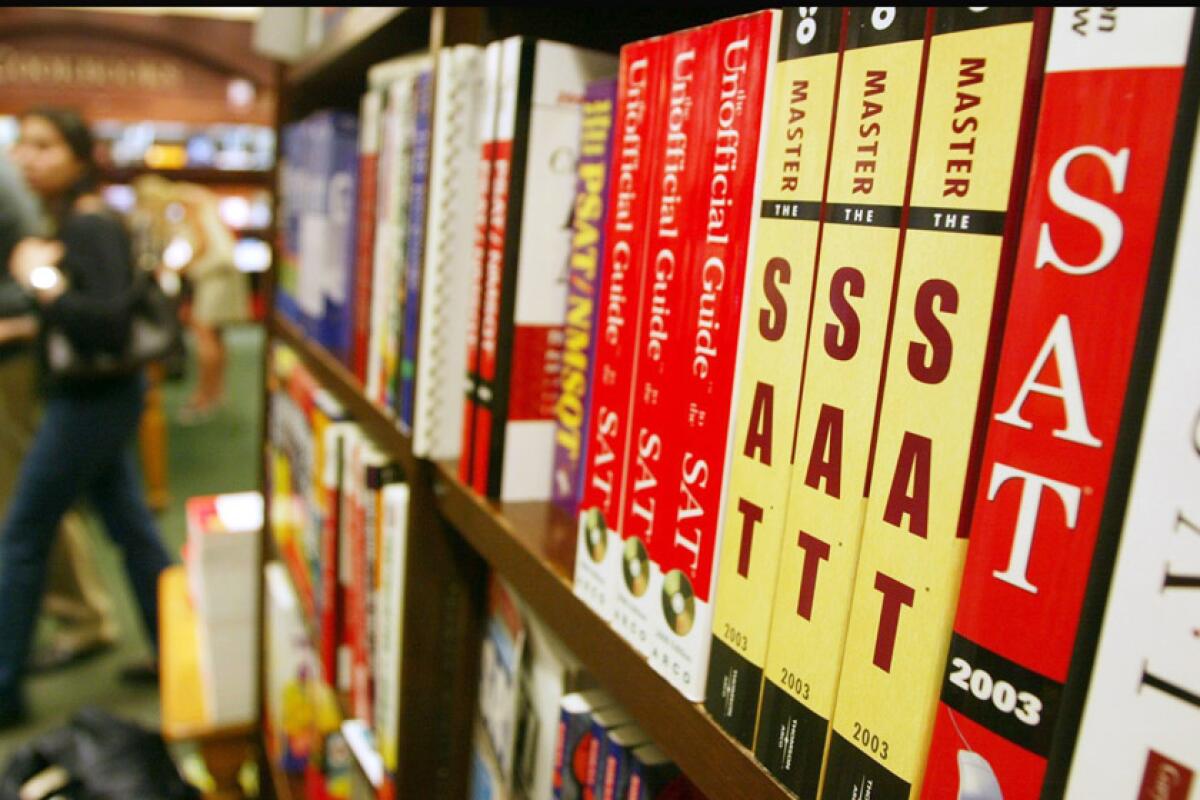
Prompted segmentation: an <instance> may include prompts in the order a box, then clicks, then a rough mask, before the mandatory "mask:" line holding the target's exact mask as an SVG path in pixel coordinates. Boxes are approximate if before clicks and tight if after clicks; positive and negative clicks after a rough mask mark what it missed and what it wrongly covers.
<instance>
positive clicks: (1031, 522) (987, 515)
mask: <svg viewBox="0 0 1200 800" xmlns="http://www.w3.org/2000/svg"><path fill="white" fill-rule="evenodd" d="M1078 11H1079V13H1076V10H1074V9H1056V10H1055V11H1054V17H1053V23H1052V29H1051V34H1050V44H1049V49H1048V51H1047V54H1046V75H1045V83H1044V89H1043V94H1042V104H1041V112H1040V119H1039V124H1038V133H1037V140H1036V143H1035V145H1034V148H1035V149H1034V153H1035V155H1034V161H1033V169H1032V173H1031V175H1030V183H1029V190H1028V194H1027V196H1026V213H1025V219H1024V221H1023V224H1022V230H1021V243H1020V249H1019V251H1018V254H1017V267H1016V275H1015V278H1014V279H1013V287H1012V296H1011V301H1010V312H1009V315H1008V324H1007V326H1006V328H1005V333H1004V341H1003V345H1002V350H1001V354H1000V369H999V372H998V375H997V379H996V386H995V392H994V394H993V395H992V398H991V414H990V416H989V418H988V419H987V420H986V423H987V428H986V430H987V445H986V448H985V450H984V453H983V462H982V469H981V470H980V472H979V474H978V476H977V487H978V488H977V489H976V490H975V491H976V497H977V499H976V501H975V507H974V511H973V514H972V516H971V517H970V518H969V524H970V537H971V538H970V547H969V552H968V554H967V563H966V566H965V569H964V573H963V579H962V593H961V599H960V601H959V604H958V611H957V615H956V617H955V619H954V626H953V632H954V635H953V638H952V639H951V641H950V642H949V652H948V654H947V656H946V658H945V659H943V660H942V662H941V664H942V666H943V669H944V672H943V673H942V674H941V675H940V676H939V677H940V678H941V681H940V693H941V702H940V703H939V705H938V708H937V727H936V729H935V732H934V736H933V743H932V745H931V749H930V757H929V758H930V760H929V767H928V770H927V774H928V776H929V777H928V778H927V780H926V785H925V789H924V795H925V796H927V797H932V796H938V793H939V791H943V790H947V789H949V788H950V787H951V786H953V784H954V783H955V780H956V778H957V779H958V780H960V781H967V780H979V778H978V777H976V774H977V773H980V774H983V775H984V776H986V779H988V780H990V781H992V782H994V783H993V785H994V786H998V787H999V788H1000V790H1001V791H1003V792H1004V794H1005V795H1006V796H1018V797H1020V796H1035V795H1039V794H1043V795H1044V794H1050V795H1060V794H1061V792H1062V789H1063V786H1062V782H1063V779H1064V772H1065V766H1066V764H1065V763H1063V762H1065V761H1066V760H1067V758H1066V756H1065V754H1066V753H1069V749H1070V746H1071V745H1070V743H1071V742H1072V741H1073V740H1074V736H1075V730H1076V724H1077V722H1078V716H1077V710H1074V709H1076V708H1077V705H1078V703H1079V702H1081V701H1080V700H1079V699H1077V698H1073V697H1072V692H1073V691H1080V690H1082V689H1083V688H1084V687H1083V686H1081V685H1080V686H1077V685H1074V684H1072V683H1071V680H1070V678H1071V674H1072V673H1074V672H1075V671H1076V670H1077V669H1083V668H1084V667H1085V665H1086V663H1087V662H1088V661H1089V660H1090V652H1089V649H1090V648H1089V647H1087V646H1085V644H1084V642H1083V641H1081V640H1080V638H1079V637H1078V635H1077V632H1078V631H1080V628H1081V625H1086V624H1087V623H1086V619H1088V618H1089V617H1092V616H1093V615H1096V616H1098V615H1099V613H1100V612H1099V609H1098V608H1095V607H1093V608H1092V609H1087V608H1085V604H1084V598H1085V594H1086V592H1087V586H1088V583H1089V580H1093V581H1096V580H1099V576H1100V575H1106V574H1110V573H1108V570H1107V569H1098V568H1097V558H1098V554H1100V553H1102V552H1104V551H1105V550H1106V549H1107V548H1108V547H1110V546H1111V544H1110V542H1109V541H1106V537H1108V538H1109V539H1111V543H1115V538H1112V537H1115V536H1116V535H1117V533H1118V530H1119V522H1118V521H1117V520H1118V519H1119V517H1120V511H1119V510H1120V509H1121V508H1122V507H1123V505H1124V503H1125V498H1126V496H1127V492H1128V475H1129V473H1128V466H1124V465H1122V462H1121V461H1118V460H1116V459H1117V453H1118V452H1119V451H1120V450H1121V449H1122V448H1123V447H1132V446H1133V445H1132V439H1131V443H1130V444H1129V445H1123V444H1122V443H1123V441H1124V440H1123V439H1122V436H1127V435H1130V434H1127V433H1126V431H1129V430H1130V428H1129V427H1128V426H1136V425H1137V424H1138V420H1139V419H1140V414H1141V411H1142V408H1141V406H1142V404H1143V402H1144V393H1145V383H1144V379H1143V378H1142V377H1140V376H1142V375H1144V374H1145V370H1147V369H1148V362H1149V359H1150V358H1151V357H1152V356H1151V355H1150V352H1152V350H1151V351H1150V352H1143V354H1142V355H1143V358H1141V359H1139V360H1137V361H1135V360H1134V354H1135V347H1136V343H1137V342H1138V339H1139V336H1140V337H1148V336H1152V335H1153V332H1154V331H1155V330H1157V328H1158V326H1159V321H1160V315H1161V289H1160V288H1159V287H1160V286H1161V285H1162V283H1163V282H1164V281H1165V279H1166V278H1165V276H1166V274H1167V272H1168V271H1169V269H1170V263H1171V253H1170V252H1169V250H1168V249H1167V248H1163V249H1162V250H1160V251H1159V252H1158V253H1157V254H1155V247H1156V240H1157V241H1160V242H1163V241H1165V240H1166V238H1167V237H1168V236H1170V235H1171V233H1172V231H1173V229H1174V225H1175V222H1176V220H1175V219H1174V217H1175V215H1176V213H1177V212H1173V213H1171V214H1168V215H1166V217H1165V218H1164V219H1163V220H1162V223H1161V227H1160V223H1159V218H1160V209H1161V208H1162V204H1163V197H1164V187H1166V186H1168V185H1171V186H1173V187H1174V186H1177V185H1179V184H1178V182H1177V181H1176V180H1174V176H1178V175H1180V174H1181V173H1183V172H1184V171H1186V164H1187V161H1186V160H1185V159H1186V158H1187V155H1186V146H1187V145H1183V146H1181V147H1180V148H1179V153H1178V156H1177V158H1178V160H1177V161H1176V162H1174V163H1172V162H1171V151H1172V135H1173V132H1174V130H1175V127H1176V122H1177V119H1178V116H1177V115H1178V114H1179V111H1178V109H1179V108H1180V97H1181V86H1182V83H1183V80H1184V75H1185V68H1184V67H1185V61H1186V56H1187V52H1188V46H1189V37H1190V28H1191V25H1192V22H1193V17H1194V11H1193V10H1192V9H1140V8H1136V9H1135V8H1121V9H1118V10H1115V11H1112V12H1100V11H1098V10H1097V11H1091V10H1088V9H1079V10H1078ZM1118 20H1119V24H1118ZM1097 86H1104V93H1103V94H1100V95H1098V94H1097V93H1096V91H1095V90H1096V87H1097ZM1085 87H1086V88H1085ZM1109 92H1111V94H1109ZM1085 96H1086V97H1087V98H1088V99H1087V105H1084V106H1079V105H1078V104H1079V99H1080V98H1082V97H1085ZM1116 97H1121V98H1122V100H1121V102H1133V103H1135V104H1136V105H1138V106H1141V107H1145V108H1155V109H1158V111H1157V112H1156V113H1155V114H1154V115H1153V116H1152V117H1151V116H1148V115H1138V114H1134V115H1122V116H1120V117H1119V118H1116V119H1114V117H1113V115H1112V114H1110V113H1107V111H1108V109H1109V108H1111V107H1112V105H1113V104H1114V103H1116V102H1117V101H1116V100H1111V99H1109V98H1116ZM1193 107H1194V106H1193ZM1064 109H1073V110H1072V111H1071V113H1064V111H1063V110H1064ZM1186 122H1187V124H1188V125H1194V119H1191V118H1187V119H1186ZM1188 143H1189V144H1190V139H1189V140H1188ZM1168 176H1172V177H1168ZM1175 192H1176V190H1175V189H1172V193H1175ZM1176 205H1177V201H1176ZM1098 298H1103V301H1102V302H1097V299H1098ZM1051 361H1053V366H1051V364H1050V362H1051ZM1139 387H1140V388H1139ZM1126 415H1129V421H1128V422H1126V423H1123V422H1122V418H1123V417H1124V416H1126ZM1106 528H1107V530H1106ZM995 608H1004V609H1005V613H1004V614H1003V615H999V617H998V616H997V615H996V614H995V613H994V611H993V609H995ZM1143 691H1145V690H1143ZM1055 762H1059V764H1060V766H1059V767H1058V770H1057V774H1054V772H1052V771H1050V770H1049V769H1048V767H1049V765H1050V764H1053V763H1055ZM956 767H957V768H956ZM1105 793H1106V794H1107V793H1109V791H1108V790H1106V791H1105Z"/></svg>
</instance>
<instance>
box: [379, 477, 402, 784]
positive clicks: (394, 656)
mask: <svg viewBox="0 0 1200 800" xmlns="http://www.w3.org/2000/svg"><path fill="white" fill-rule="evenodd" d="M408 500H409V488H408V485H407V484H403V483H392V484H390V485H387V486H385V487H384V488H383V510H384V511H383V513H384V525H383V553H382V560H383V575H382V580H381V585H382V588H383V608H382V613H381V614H380V625H379V631H380V643H379V650H380V654H381V658H380V662H379V668H378V669H377V670H376V682H377V683H376V691H377V693H378V698H379V713H378V714H377V716H376V720H375V726H376V729H377V730H378V732H379V733H378V741H379V752H380V755H381V756H382V757H383V765H384V768H385V769H387V771H388V772H389V773H393V774H394V773H395V772H396V771H397V770H398V769H399V768H400V739H399V736H400V696H401V685H400V675H401V669H402V667H401V656H402V654H403V648H404V574H405V563H406V559H407V553H408Z"/></svg>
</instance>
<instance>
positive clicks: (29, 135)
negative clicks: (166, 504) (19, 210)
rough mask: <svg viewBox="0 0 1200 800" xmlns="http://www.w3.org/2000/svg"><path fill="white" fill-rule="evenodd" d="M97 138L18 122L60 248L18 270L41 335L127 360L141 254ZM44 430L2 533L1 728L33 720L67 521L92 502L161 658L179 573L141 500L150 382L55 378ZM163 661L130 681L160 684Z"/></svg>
mask: <svg viewBox="0 0 1200 800" xmlns="http://www.w3.org/2000/svg"><path fill="white" fill-rule="evenodd" d="M92 153H93V140H92V136H91V132H90V131H89V130H88V127H87V125H86V123H84V121H83V120H82V119H81V118H80V117H79V116H78V115H77V114H76V113H74V112H72V111H68V110H64V109H53V108H42V109H37V110H34V111H30V112H28V113H26V114H24V115H23V116H22V117H21V119H20V136H19V139H18V141H17V144H16V146H15V147H14V149H13V156H14V159H15V160H16V162H17V163H18V165H19V166H20V167H21V170H22V172H23V173H24V176H25V181H26V183H27V185H28V186H29V187H30V188H31V189H32V190H33V191H34V192H35V193H36V194H37V195H38V197H39V199H40V200H41V202H42V208H43V209H44V211H45V213H46V215H47V217H48V219H49V220H50V222H51V227H52V230H51V232H50V233H51V235H52V236H53V238H52V239H40V238H34V237H27V238H25V239H22V240H21V241H20V242H19V243H18V244H17V246H16V247H15V248H14V249H13V253H12V256H11V257H10V259H9V269H10V271H11V273H12V275H13V277H14V278H15V279H16V281H17V283H18V284H19V285H20V286H21V287H23V288H24V289H25V291H26V292H27V293H28V294H29V295H30V296H31V297H32V298H33V299H34V301H35V303H36V308H37V312H38V315H39V316H40V318H41V324H42V326H43V328H46V327H51V326H52V327H55V328H56V329H57V330H59V331H61V332H62V333H63V334H64V335H65V336H67V337H68V338H69V339H70V341H71V343H72V345H73V347H74V348H75V349H76V350H77V351H78V352H80V353H81V354H85V355H88V354H97V353H104V352H108V353H119V352H121V351H122V350H123V349H124V348H125V346H126V345H127V343H128V341H129V336H130V329H131V319H130V306H131V302H130V300H131V298H130V294H131V291H130V290H131V286H132V284H133V277H134V273H133V264H132V248H131V245H130V240H129V234H128V232H127V231H126V230H125V227H124V226H123V224H122V223H121V221H120V220H119V219H118V218H117V217H115V216H114V215H113V214H111V213H110V212H108V211H107V210H106V209H105V208H104V205H103V203H102V202H101V200H100V199H99V198H98V197H97V196H96V195H95V194H94V190H95V171H96V166H95V162H94V160H93V156H92ZM49 377H50V380H49V382H48V387H47V399H46V404H45V411H44V413H43V415H42V421H41V424H40V425H39V427H38V429H37V433H36V434H35V435H34V440H33V443H32V445H31V446H30V448H29V452H28V453H27V455H26V457H25V460H24V462H23V463H22V464H21V469H20V474H19V476H18V478H17V489H16V492H15V494H14V496H13V501H12V503H10V504H9V507H8V512H7V514H6V515H5V516H4V520H3V522H2V523H0V725H3V726H11V725H14V724H18V723H20V722H21V721H22V720H23V719H24V718H25V715H26V713H27V711H26V707H25V702H24V696H23V693H22V678H23V675H24V670H25V663H26V659H27V657H28V653H29V647H30V643H31V641H32V638H33V633H34V627H35V622H36V618H37V609H38V603H39V601H40V599H41V596H42V592H43V590H44V585H45V576H46V561H47V558H48V556H49V552H50V547H51V544H52V543H53V541H54V538H55V533H56V531H57V528H58V525H59V522H60V521H61V519H62V516H63V514H64V513H66V511H67V509H68V508H70V506H71V505H72V504H73V503H75V502H76V500H79V499H83V498H86V499H88V500H89V501H90V502H91V504H92V506H93V507H94V508H95V510H96V511H97V512H98V513H99V516H100V518H101V520H102V521H103V523H104V528H105V529H106V531H107V533H108V535H109V537H110V538H111V539H112V540H113V541H114V542H115V543H116V545H117V546H118V548H119V549H120V550H121V553H122V556H123V559H124V566H125V571H126V574H127V576H128V578H129V581H130V583H131V584H132V586H133V594H134V597H135V599H136V600H137V604H138V608H139V610H140V611H141V617H142V622H143V623H144V625H145V628H146V633H147V635H148V637H149V639H150V641H151V644H152V645H153V647H154V651H155V653H157V643H158V577H159V575H160V574H161V573H162V571H163V570H164V569H166V568H167V567H168V566H169V565H170V564H171V560H172V559H171V556H170V554H169V553H168V552H167V549H166V547H165V546H164V545H163V542H162V539H161V537H160V536H159V532H158V527H157V524H156V523H155V520H154V517H153V515H152V514H151V513H150V509H149V508H148V507H147V505H146V500H145V497H144V495H143V492H142V482H141V477H140V475H139V474H138V466H137V460H136V456H135V453H134V451H133V449H132V448H131V446H130V445H131V444H132V442H133V439H134V437H135V436H136V434H137V430H138V421H139V419H140V417H141V412H142V406H143V401H144V394H145V391H146V381H145V377H144V375H143V374H142V373H141V372H140V371H138V372H134V373H131V374H122V375H113V376H107V377H103V378H93V379H87V380H83V379H67V378H64V377H62V376H49ZM155 664H156V662H155V661H151V662H149V663H146V664H142V665H138V666H137V668H136V669H131V670H127V671H126V673H125V676H126V677H129V678H135V677H136V678H151V679H152V678H154V677H156V675H157V671H156V667H155Z"/></svg>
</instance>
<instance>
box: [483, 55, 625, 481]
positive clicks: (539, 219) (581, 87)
mask: <svg viewBox="0 0 1200 800" xmlns="http://www.w3.org/2000/svg"><path fill="white" fill-rule="evenodd" d="M615 68H616V64H615V60H614V59H613V58H612V57H611V56H609V55H607V54H604V53H597V52H594V51H589V50H584V49H582V48H579V47H575V46H572V45H565V44H559V43H557V42H549V41H545V40H524V43H523V45H522V46H521V56H520V68H519V75H518V78H517V91H516V93H515V103H516V107H515V111H514V115H513V130H512V142H513V146H512V152H511V162H510V166H509V171H510V175H511V179H510V182H509V195H508V197H507V201H506V206H507V210H508V219H507V221H506V223H505V228H506V231H505V235H504V244H503V251H504V257H503V268H502V272H501V278H500V280H499V286H498V287H496V291H495V293H494V294H493V295H492V297H493V298H494V303H495V304H496V312H495V326H494V327H495V337H496V352H495V359H494V365H493V369H492V372H491V373H490V375H489V380H490V382H491V383H490V389H491V391H490V397H489V401H488V404H487V405H486V406H485V412H484V418H485V426H487V427H488V428H489V429H490V436H489V447H488V457H489V462H488V466H487V469H486V481H487V493H488V496H489V497H492V498H495V499H499V500H504V501H530V500H547V499H548V498H549V496H550V485H551V468H552V463H553V462H552V458H553V449H554V404H555V401H556V400H557V399H558V394H559V390H560V386H559V380H558V378H559V375H560V373H561V360H562V334H563V322H564V313H565V308H566V294H567V291H566V281H565V279H564V274H563V266H564V265H565V264H566V261H567V256H568V254H569V253H570V250H571V231H570V214H569V210H570V208H571V204H572V200H573V199H574V190H575V181H574V174H573V171H572V170H571V167H573V165H574V159H573V158H571V156H570V155H569V154H571V153H573V152H574V150H575V148H576V147H577V146H578V144H579V136H580V129H581V126H582V105H583V98H584V93H585V92H586V91H587V83H588V81H589V80H591V79H593V78H596V77H601V76H603V75H605V74H607V73H611V72H612V71H613V70H614V69H615ZM503 117H504V115H503V114H502V115H501V118H502V119H503ZM506 136H507V134H506ZM563 154H568V155H567V156H566V158H563ZM560 162H561V163H560ZM555 217H558V219H559V220H560V221H559V222H557V224H547V219H554V218H555ZM492 316H493V313H492V311H491V308H490V307H489V309H488V310H487V312H486V313H485V316H484V320H485V325H484V330H485V333H486V332H487V331H488V329H489V327H490V324H489V320H490V319H491V318H492ZM486 362H487V359H486V358H485V365H486Z"/></svg>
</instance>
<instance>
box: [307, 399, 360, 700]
mask: <svg viewBox="0 0 1200 800" xmlns="http://www.w3.org/2000/svg"><path fill="white" fill-rule="evenodd" d="M318 403H319V404H321V405H323V406H325V408H326V409H327V410H326V412H325V413H326V415H327V422H326V424H325V426H324V434H323V436H322V441H321V444H322V451H323V453H322V459H321V467H320V494H319V504H320V508H321V515H322V520H323V524H322V529H321V542H320V559H321V582H320V586H321V603H320V609H321V618H320V634H319V636H320V639H321V656H322V663H324V664H325V665H326V666H327V667H328V670H329V671H328V672H327V673H326V675H327V679H328V680H330V681H332V682H335V683H336V677H335V675H336V666H335V665H336V664H337V647H338V642H339V641H341V639H342V638H343V636H344V634H345V627H344V626H345V610H346V597H345V590H344V582H343V581H342V580H341V577H340V576H341V574H342V572H343V571H344V569H345V567H344V565H343V564H342V563H341V552H342V550H343V549H344V547H345V543H344V542H343V537H345V536H347V535H348V528H347V520H346V518H345V517H343V516H342V512H343V507H344V505H343V499H342V492H343V486H344V484H345V481H346V478H347V470H346V452H347V449H346V441H347V437H348V436H349V435H350V432H351V431H353V430H354V429H355V424H354V422H353V421H352V420H350V419H349V418H348V417H347V415H346V414H345V412H344V410H343V409H342V408H341V407H340V406H339V405H338V404H337V402H336V401H335V400H334V399H333V397H332V395H329V393H328V392H325V391H324V390H322V391H321V392H320V393H318ZM315 433H316V432H315V431H314V435H315Z"/></svg>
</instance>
